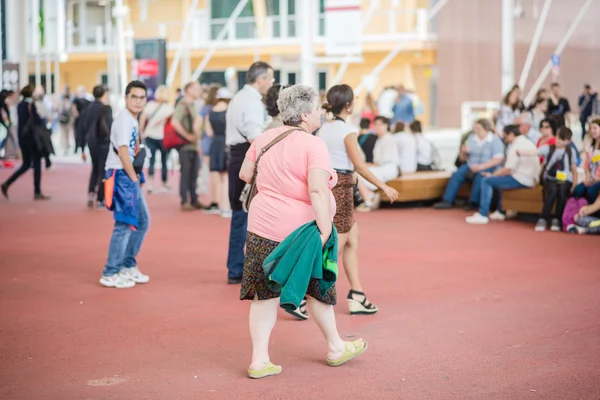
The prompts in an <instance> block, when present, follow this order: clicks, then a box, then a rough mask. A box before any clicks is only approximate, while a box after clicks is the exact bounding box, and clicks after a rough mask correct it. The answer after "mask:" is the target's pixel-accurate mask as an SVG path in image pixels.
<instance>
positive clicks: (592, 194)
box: [573, 182, 600, 204]
mask: <svg viewBox="0 0 600 400" xmlns="http://www.w3.org/2000/svg"><path fill="white" fill-rule="evenodd" d="M598 194H600V182H596V183H594V184H592V185H591V186H590V187H587V186H585V184H583V183H580V184H579V185H577V186H575V190H573V197H585V198H586V199H587V201H588V203H590V204H592V203H593V202H595V201H596V199H597V198H598Z"/></svg>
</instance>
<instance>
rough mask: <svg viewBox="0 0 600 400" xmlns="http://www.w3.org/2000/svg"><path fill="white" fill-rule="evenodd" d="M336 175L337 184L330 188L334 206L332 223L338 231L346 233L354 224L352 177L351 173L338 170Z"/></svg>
mask: <svg viewBox="0 0 600 400" xmlns="http://www.w3.org/2000/svg"><path fill="white" fill-rule="evenodd" d="M337 176H338V182H337V185H335V187H334V188H333V189H331V192H332V193H333V197H334V198H335V206H336V212H335V217H333V225H335V229H337V231H338V233H348V232H350V229H351V228H352V225H354V191H353V189H354V177H353V175H352V174H351V173H342V172H339V171H337Z"/></svg>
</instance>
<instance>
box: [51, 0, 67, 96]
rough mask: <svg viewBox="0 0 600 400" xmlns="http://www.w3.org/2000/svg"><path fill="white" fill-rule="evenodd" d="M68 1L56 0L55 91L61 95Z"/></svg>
mask: <svg viewBox="0 0 600 400" xmlns="http://www.w3.org/2000/svg"><path fill="white" fill-rule="evenodd" d="M65 14H66V3H65V0H56V25H57V27H56V54H55V57H56V58H55V59H54V85H55V86H56V90H55V93H56V94H58V95H60V94H61V93H62V88H61V87H60V85H61V82H60V59H61V57H62V56H63V54H64V52H65V46H66V42H65V37H66V30H67V23H66V19H67V18H66V15H65Z"/></svg>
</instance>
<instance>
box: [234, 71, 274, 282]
mask: <svg viewBox="0 0 600 400" xmlns="http://www.w3.org/2000/svg"><path fill="white" fill-rule="evenodd" d="M273 76H274V71H273V68H272V67H271V66H270V65H269V64H267V63H265V62H263V61H257V62H255V63H254V64H252V65H251V66H250V68H249V69H248V73H247V75H246V77H247V78H246V79H247V83H246V85H245V86H244V87H243V88H242V90H240V91H239V92H237V93H236V95H235V96H234V97H233V99H232V100H231V102H230V103H229V107H228V109H227V115H226V128H225V138H226V139H225V141H226V144H227V146H229V153H230V159H229V167H228V173H229V203H230V204H231V209H232V218H231V229H230V231H229V251H228V255H227V269H228V275H227V283H229V284H238V283H240V282H241V281H242V271H243V268H244V246H245V244H246V229H247V225H248V214H247V213H246V212H245V211H244V210H243V208H242V203H241V202H240V196H241V194H242V191H243V190H244V186H245V184H246V183H245V182H244V181H242V180H241V179H240V177H239V174H240V168H241V167H242V163H243V162H244V159H245V157H246V152H247V151H248V149H249V148H250V144H251V143H252V141H254V140H255V139H256V138H257V137H258V136H259V135H260V134H261V133H263V131H264V128H265V126H266V125H267V111H266V108H265V105H264V103H263V95H265V94H266V93H267V91H268V90H269V88H270V87H271V86H273V81H274V78H273Z"/></svg>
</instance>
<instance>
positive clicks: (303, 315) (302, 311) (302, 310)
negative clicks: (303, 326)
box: [285, 297, 308, 321]
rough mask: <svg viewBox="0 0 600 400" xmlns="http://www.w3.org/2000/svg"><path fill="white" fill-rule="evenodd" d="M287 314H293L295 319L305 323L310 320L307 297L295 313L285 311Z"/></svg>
mask: <svg viewBox="0 0 600 400" xmlns="http://www.w3.org/2000/svg"><path fill="white" fill-rule="evenodd" d="M285 311H286V312H288V313H290V314H292V315H293V316H294V317H296V318H298V319H299V320H301V321H305V320H307V319H308V312H307V311H306V297H305V298H304V299H302V302H301V303H300V305H299V306H298V308H296V309H295V310H293V311H289V310H285Z"/></svg>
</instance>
